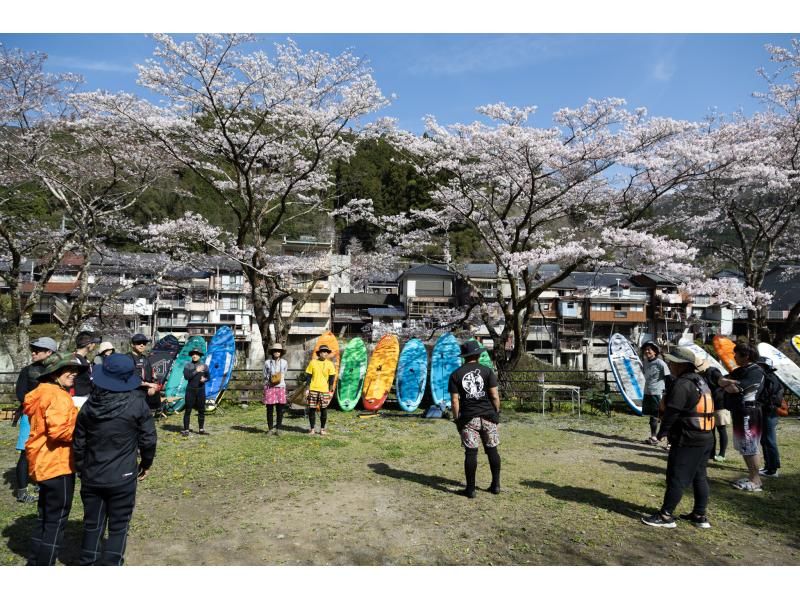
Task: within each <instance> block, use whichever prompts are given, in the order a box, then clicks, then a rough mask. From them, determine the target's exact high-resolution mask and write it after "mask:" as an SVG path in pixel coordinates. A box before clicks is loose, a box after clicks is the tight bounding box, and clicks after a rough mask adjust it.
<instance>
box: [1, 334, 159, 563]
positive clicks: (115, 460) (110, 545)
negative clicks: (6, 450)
mask: <svg viewBox="0 0 800 598" xmlns="http://www.w3.org/2000/svg"><path fill="white" fill-rule="evenodd" d="M99 342H100V339H99V338H98V337H95V336H93V335H92V334H91V333H80V334H79V335H78V337H77V338H76V351H75V352H74V353H71V354H62V353H59V352H58V351H57V349H58V347H57V344H56V342H55V341H54V340H53V339H52V338H49V337H42V338H39V339H36V340H34V341H33V342H31V344H30V349H31V361H32V363H31V364H30V365H29V366H26V367H25V368H23V370H22V371H21V372H20V375H19V378H18V381H17V387H16V391H17V397H18V398H19V399H20V400H21V410H20V411H21V416H20V417H19V427H20V431H19V438H18V442H17V449H19V450H20V451H21V455H20V462H19V463H18V464H17V500H20V501H21V502H32V501H33V500H36V501H37V502H38V505H37V506H38V509H37V524H36V527H35V529H34V533H33V537H32V540H31V551H30V556H29V558H28V564H29V565H53V564H55V561H56V558H57V557H58V553H59V548H60V546H61V543H62V541H63V536H64V530H65V527H66V523H67V519H68V517H69V514H70V511H71V508H72V502H73V497H74V493H75V482H76V476H77V477H78V478H80V481H81V490H80V495H81V501H82V503H83V511H84V518H83V538H82V541H81V552H80V564H82V565H94V564H104V565H121V564H122V563H123V561H124V553H125V545H126V541H127V534H128V527H129V524H130V520H131V516H132V514H133V509H134V504H135V498H136V488H137V482H138V481H139V480H142V479H144V478H145V477H146V476H147V472H148V470H149V469H150V467H151V465H152V463H153V459H154V458H155V452H156V431H155V424H154V422H153V417H152V413H151V409H150V407H149V406H148V404H147V401H146V400H145V397H146V396H147V391H146V388H147V387H146V386H143V380H142V377H141V376H140V374H139V372H138V371H137V364H136V361H135V359H134V358H133V357H132V356H131V355H126V354H122V353H115V352H114V351H113V347H111V348H110V350H109V348H107V347H106V348H103V347H102V346H101V348H103V351H99V352H98V356H97V357H99V359H98V360H96V361H95V362H94V363H91V362H89V360H88V354H89V353H90V352H91V351H92V350H93V349H95V347H96V345H97V344H98V343H99ZM28 478H30V479H31V480H32V481H33V482H35V484H36V488H37V490H38V498H36V497H34V495H33V494H30V493H29V492H28V490H27V486H28ZM106 531H107V534H106ZM104 536H106V537H105V540H103V537H104Z"/></svg>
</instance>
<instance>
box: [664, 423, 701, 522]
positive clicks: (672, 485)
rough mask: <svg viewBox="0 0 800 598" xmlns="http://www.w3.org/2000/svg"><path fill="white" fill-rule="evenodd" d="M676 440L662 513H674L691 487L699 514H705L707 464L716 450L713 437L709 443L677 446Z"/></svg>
mask: <svg viewBox="0 0 800 598" xmlns="http://www.w3.org/2000/svg"><path fill="white" fill-rule="evenodd" d="M677 444H678V443H673V445H672V448H670V451H669V457H668V458H667V491H666V492H665V493H664V503H663V505H662V506H661V512H662V513H668V514H670V515H674V514H675V508H676V507H677V506H678V503H679V502H680V501H681V498H682V497H683V491H684V489H686V488H688V487H689V486H690V485H691V486H692V490H693V492H694V508H693V509H692V512H693V513H695V514H696V515H705V514H706V507H707V506H708V478H707V477H706V465H707V464H708V459H709V456H710V454H711V451H712V450H713V445H712V444H711V439H710V438H709V443H708V444H707V445H706V446H677Z"/></svg>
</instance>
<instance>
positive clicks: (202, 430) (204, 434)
mask: <svg viewBox="0 0 800 598" xmlns="http://www.w3.org/2000/svg"><path fill="white" fill-rule="evenodd" d="M197 433H198V434H202V435H203V436H208V435H209V434H208V432H206V431H205V429H204V428H200V429H199V430H198V431H197Z"/></svg>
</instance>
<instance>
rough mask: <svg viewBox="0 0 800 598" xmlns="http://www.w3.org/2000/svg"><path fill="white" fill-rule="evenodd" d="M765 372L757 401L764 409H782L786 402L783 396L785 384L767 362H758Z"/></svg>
mask: <svg viewBox="0 0 800 598" xmlns="http://www.w3.org/2000/svg"><path fill="white" fill-rule="evenodd" d="M758 365H759V366H760V367H761V370H762V371H763V372H764V383H763V384H762V385H761V388H760V389H759V390H758V394H757V395H756V401H757V402H758V404H759V405H761V407H762V408H763V409H766V410H768V411H771V410H772V409H775V410H778V411H779V410H780V409H781V407H782V406H783V404H784V402H785V401H784V398H783V392H784V391H783V384H782V383H781V381H780V380H779V379H778V377H777V376H776V375H775V372H774V370H773V369H772V368H770V367H769V366H766V365H765V364H761V363H759V364H758Z"/></svg>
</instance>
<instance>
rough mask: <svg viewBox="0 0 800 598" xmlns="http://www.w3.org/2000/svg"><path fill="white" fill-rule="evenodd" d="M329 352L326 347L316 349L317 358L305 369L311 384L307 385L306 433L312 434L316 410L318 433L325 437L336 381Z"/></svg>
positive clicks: (334, 369)
mask: <svg viewBox="0 0 800 598" xmlns="http://www.w3.org/2000/svg"><path fill="white" fill-rule="evenodd" d="M330 354H331V350H330V349H329V348H328V347H327V345H322V346H320V348H319V349H317V358H316V359H312V360H311V361H310V362H309V364H308V367H307V368H306V374H309V375H310V376H311V383H310V384H309V385H308V395H307V399H306V400H307V401H308V423H309V429H308V433H309V434H313V433H314V426H315V425H316V419H317V412H316V411H317V409H319V433H320V436H325V434H326V432H325V424H326V422H327V420H328V405H330V404H331V397H332V396H333V384H334V381H335V379H336V368H335V367H334V365H333V363H332V362H331V361H330V360H329V359H328V357H330Z"/></svg>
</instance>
